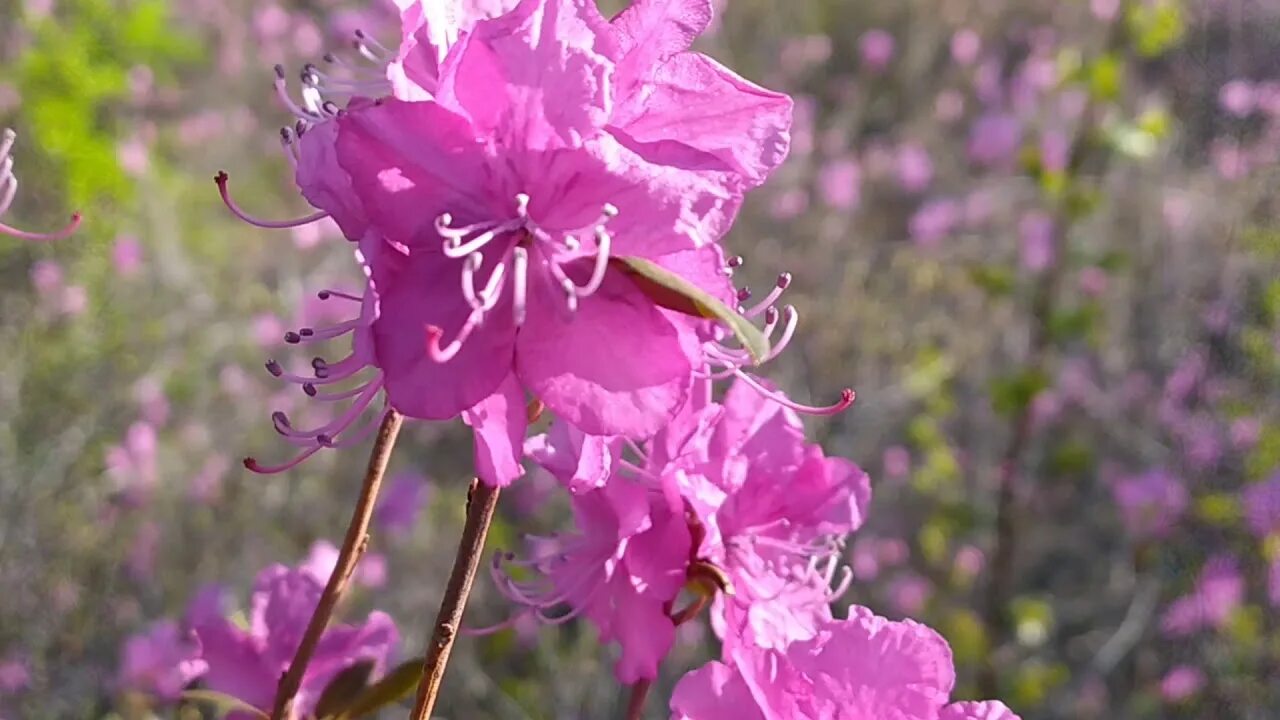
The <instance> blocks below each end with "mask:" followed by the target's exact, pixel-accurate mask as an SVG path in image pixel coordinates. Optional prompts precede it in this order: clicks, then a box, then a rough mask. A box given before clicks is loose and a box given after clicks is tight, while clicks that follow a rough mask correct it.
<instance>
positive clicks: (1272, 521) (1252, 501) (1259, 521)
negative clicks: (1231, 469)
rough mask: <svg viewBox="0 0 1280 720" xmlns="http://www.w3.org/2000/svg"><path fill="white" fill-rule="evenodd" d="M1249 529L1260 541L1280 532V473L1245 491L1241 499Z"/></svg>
mask: <svg viewBox="0 0 1280 720" xmlns="http://www.w3.org/2000/svg"><path fill="white" fill-rule="evenodd" d="M1240 502H1241V504H1242V505H1243V507H1244V515H1245V520H1246V521H1248V524H1249V529H1250V530H1251V531H1253V534H1254V535H1255V536H1256V537H1258V538H1259V539H1264V538H1266V537H1267V536H1269V535H1272V534H1273V533H1276V532H1280V472H1277V473H1276V474H1274V475H1272V476H1271V477H1270V478H1268V479H1266V480H1263V481H1261V482H1256V483H1253V484H1252V485H1249V486H1247V487H1246V488H1245V489H1244V493H1243V495H1242V496H1241V498H1240Z"/></svg>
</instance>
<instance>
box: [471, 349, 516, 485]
mask: <svg viewBox="0 0 1280 720" xmlns="http://www.w3.org/2000/svg"><path fill="white" fill-rule="evenodd" d="M462 419H463V420H465V421H466V423H467V424H468V425H470V426H471V429H472V431H473V433H474V434H475V471H476V476H477V477H479V478H480V479H481V480H483V481H484V482H485V483H487V484H489V485H490V486H492V487H506V486H508V485H510V484H511V481H512V480H515V479H516V478H518V477H520V476H521V475H523V474H524V467H523V466H522V465H521V464H520V458H521V450H522V448H523V445H524V432H525V428H526V427H528V424H529V423H528V416H527V414H526V409H525V402H524V390H522V389H521V388H520V383H519V382H517V381H516V377H515V375H514V374H511V375H507V378H506V379H505V380H503V381H502V384H500V385H499V386H498V389H497V390H496V391H494V393H493V394H492V395H490V396H489V397H487V398H485V399H484V400H482V401H480V402H479V403H478V404H477V405H476V406H475V407H472V408H471V409H469V410H466V411H465V412H463V413H462Z"/></svg>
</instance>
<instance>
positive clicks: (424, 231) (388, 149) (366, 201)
mask: <svg viewBox="0 0 1280 720" xmlns="http://www.w3.org/2000/svg"><path fill="white" fill-rule="evenodd" d="M338 128H339V129H338V138H337V156H338V163H339V165H340V166H341V168H342V170H344V171H346V173H347V174H349V175H350V177H351V185H352V187H353V188H354V189H355V192H356V194H357V195H358V196H359V198H360V201H361V203H362V204H363V207H364V210H365V213H366V214H367V216H368V218H369V221H370V222H371V223H372V224H373V225H374V226H375V227H376V228H378V229H379V230H381V232H382V234H384V235H386V236H387V238H388V239H390V240H393V241H395V242H398V243H401V244H404V245H407V246H410V247H411V248H414V247H425V249H426V250H428V251H432V252H434V251H438V250H439V249H440V247H441V245H440V243H441V242H442V241H441V238H440V237H439V235H438V234H437V233H436V231H435V221H436V218H438V217H439V216H440V215H441V214H442V213H445V212H448V213H452V214H453V215H454V217H455V219H456V222H458V223H460V224H461V223H467V222H473V218H476V217H478V218H480V219H491V218H493V217H499V216H500V215H499V214H498V213H496V212H489V211H488V205H487V204H486V202H487V199H486V196H485V195H484V194H483V190H484V189H485V188H486V187H487V186H488V185H487V182H486V181H487V179H488V175H487V171H486V168H485V164H484V163H485V161H484V157H483V155H482V153H481V150H480V148H479V147H478V146H477V145H476V142H475V138H474V136H473V134H472V132H471V129H470V128H469V127H468V126H467V123H466V121H465V120H464V119H462V118H460V117H458V116H457V115H454V114H453V113H450V112H449V111H447V110H445V109H444V108H442V107H441V106H439V105H438V104H436V103H430V102H416V103H406V102H401V101H399V100H395V99H386V100H383V101H382V102H380V103H379V104H377V105H373V106H368V107H364V108H361V109H358V110H352V111H351V112H349V113H347V114H346V115H344V116H343V117H342V118H340V119H339V120H338ZM503 211H504V212H509V208H503ZM453 285H454V286H456V282H455V283H453Z"/></svg>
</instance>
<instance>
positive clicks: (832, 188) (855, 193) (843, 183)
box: [818, 158, 862, 211]
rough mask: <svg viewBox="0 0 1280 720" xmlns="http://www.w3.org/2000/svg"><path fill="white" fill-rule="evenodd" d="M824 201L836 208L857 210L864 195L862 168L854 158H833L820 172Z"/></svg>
mask: <svg viewBox="0 0 1280 720" xmlns="http://www.w3.org/2000/svg"><path fill="white" fill-rule="evenodd" d="M818 191H819V193H820V194H821V195H822V201H823V202H825V203H826V204H827V205H828V206H830V207H832V208H834V209H836V210H846V211H848V210H855V209H857V207H858V204H859V201H860V200H861V197H862V169H861V168H860V167H859V166H858V163H857V161H855V160H852V159H848V158H846V159H842V160H832V161H831V162H829V163H827V164H826V165H824V166H823V168H822V170H821V171H820V172H819V173H818Z"/></svg>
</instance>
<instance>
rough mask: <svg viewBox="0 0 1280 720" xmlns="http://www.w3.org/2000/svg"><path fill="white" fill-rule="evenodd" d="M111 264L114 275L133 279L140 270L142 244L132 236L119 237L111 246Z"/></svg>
mask: <svg viewBox="0 0 1280 720" xmlns="http://www.w3.org/2000/svg"><path fill="white" fill-rule="evenodd" d="M111 264H112V265H113V266H114V267H115V270H116V274H117V275H119V276H120V277H123V278H128V277H133V276H134V275H137V274H138V271H139V270H140V269H142V243H141V242H139V240H138V238H136V237H134V236H132V235H120V236H119V237H117V238H116V240H115V243H113V244H112V246H111Z"/></svg>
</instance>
